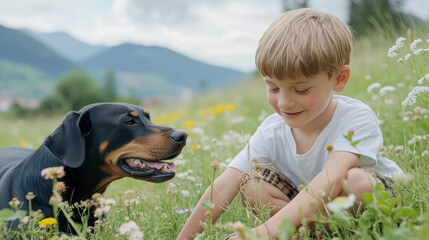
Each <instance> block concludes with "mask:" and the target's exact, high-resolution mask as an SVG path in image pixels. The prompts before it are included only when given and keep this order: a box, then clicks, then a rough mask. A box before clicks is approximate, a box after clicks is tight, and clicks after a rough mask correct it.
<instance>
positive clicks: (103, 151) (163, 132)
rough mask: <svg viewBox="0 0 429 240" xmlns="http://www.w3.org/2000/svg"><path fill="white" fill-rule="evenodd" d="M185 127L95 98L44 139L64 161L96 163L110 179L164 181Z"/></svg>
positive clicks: (181, 144) (169, 174)
mask: <svg viewBox="0 0 429 240" xmlns="http://www.w3.org/2000/svg"><path fill="white" fill-rule="evenodd" d="M187 136H188V135H187V134H186V132H184V131H180V130H174V129H172V128H169V127H164V126H158V125H155V124H153V123H152V122H151V120H150V118H149V113H148V112H147V111H145V110H143V109H142V108H140V107H137V106H135V105H132V104H126V103H98V104H92V105H89V106H86V107H84V108H83V109H82V110H80V111H79V112H70V113H68V114H67V116H66V117H65V119H64V121H63V122H62V124H61V125H60V126H59V127H58V128H57V129H56V130H55V131H54V132H53V133H52V134H51V135H50V136H49V137H48V138H47V139H46V140H45V146H46V147H47V148H48V149H49V150H50V151H51V152H52V153H53V154H54V155H55V156H56V157H57V158H58V159H60V160H61V161H62V162H63V163H64V164H65V165H66V166H69V167H71V168H79V167H80V168H83V167H86V168H91V169H93V168H98V169H101V171H102V172H104V173H106V175H107V176H109V177H107V178H105V179H103V180H102V181H103V183H100V184H99V186H100V187H102V186H107V185H108V184H109V183H110V182H111V181H113V180H115V179H118V178H122V177H132V178H136V179H140V180H145V181H150V182H164V181H167V180H169V179H171V178H173V177H174V175H175V170H176V168H175V165H174V163H172V162H165V161H164V160H168V159H172V158H175V157H176V156H178V155H179V154H180V152H181V151H182V149H183V147H184V146H185V144H186V139H187Z"/></svg>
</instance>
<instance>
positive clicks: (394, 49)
mask: <svg viewBox="0 0 429 240" xmlns="http://www.w3.org/2000/svg"><path fill="white" fill-rule="evenodd" d="M398 50H399V49H398V46H396V45H394V46H393V47H391V48H390V49H389V51H388V52H387V56H388V57H390V58H394V57H396V56H398Z"/></svg>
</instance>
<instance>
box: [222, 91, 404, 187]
mask: <svg viewBox="0 0 429 240" xmlns="http://www.w3.org/2000/svg"><path fill="white" fill-rule="evenodd" d="M334 98H335V99H337V101H338V104H337V107H336V109H335V112H334V115H333V116H332V119H331V121H330V122H329V123H328V125H327V126H326V127H325V128H324V129H323V131H322V132H321V133H320V135H319V136H318V137H317V140H316V142H315V143H314V145H313V147H312V148H311V149H310V150H309V151H308V152H306V153H305V154H297V153H296V143H295V139H294V137H293V135H292V131H291V128H290V127H289V126H288V125H287V124H286V123H285V121H284V120H283V118H282V117H281V116H280V115H278V114H277V113H274V114H272V115H270V116H269V117H267V118H266V119H265V120H264V121H263V122H262V124H261V125H260V126H259V127H258V129H257V130H256V132H255V134H254V135H253V136H252V137H251V138H250V140H249V143H248V145H247V146H246V147H245V148H244V149H243V150H242V151H241V152H240V153H238V155H237V156H235V158H234V159H233V160H232V162H231V163H230V164H229V167H233V168H236V169H238V170H240V171H242V172H245V173H249V170H250V166H253V165H254V162H253V161H252V159H254V158H256V159H257V160H258V163H259V164H260V165H261V166H265V167H275V168H276V169H277V170H278V171H280V172H281V173H282V174H284V175H285V176H286V177H287V178H289V179H290V180H291V181H292V182H293V183H294V184H295V185H296V186H298V185H300V184H308V183H309V182H310V181H311V180H312V179H313V178H314V177H315V176H316V175H317V174H318V173H319V172H320V171H321V170H322V168H323V165H324V164H325V162H326V161H327V160H328V158H329V155H330V154H329V152H328V151H327V150H326V146H327V145H328V144H331V145H332V146H333V151H346V152H352V153H356V154H359V155H360V159H359V160H358V163H357V165H358V166H369V167H371V168H373V169H375V170H376V171H377V172H379V173H380V174H382V175H383V176H386V177H391V176H392V175H394V174H400V173H402V170H401V169H400V168H399V167H398V165H396V163H395V162H393V161H392V160H390V159H387V158H385V157H382V156H381V155H380V154H379V153H378V152H379V149H380V147H381V146H382V145H383V135H382V133H381V130H380V128H379V125H378V119H377V117H376V115H375V114H374V112H373V111H372V110H371V108H370V107H369V106H368V105H366V104H364V103H362V102H361V101H358V100H355V99H352V98H349V97H345V96H339V95H334ZM350 130H353V131H354V135H353V137H352V141H353V142H355V141H359V143H358V144H357V145H356V146H355V147H354V146H352V145H351V143H350V141H348V140H347V139H346V138H345V137H344V135H347V133H348V131H350ZM248 155H249V156H248Z"/></svg>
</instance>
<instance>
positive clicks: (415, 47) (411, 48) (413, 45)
mask: <svg viewBox="0 0 429 240" xmlns="http://www.w3.org/2000/svg"><path fill="white" fill-rule="evenodd" d="M421 42H422V39H421V38H419V39H416V40H414V42H412V43H411V44H410V50H411V51H413V52H414V51H416V50H417V45H418V44H419V43H421Z"/></svg>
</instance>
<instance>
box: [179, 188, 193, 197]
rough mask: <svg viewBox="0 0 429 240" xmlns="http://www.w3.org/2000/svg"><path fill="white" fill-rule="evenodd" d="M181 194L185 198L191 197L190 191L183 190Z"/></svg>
mask: <svg viewBox="0 0 429 240" xmlns="http://www.w3.org/2000/svg"><path fill="white" fill-rule="evenodd" d="M181 193H182V195H183V196H184V197H189V195H191V193H189V191H188V190H182V191H181Z"/></svg>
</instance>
